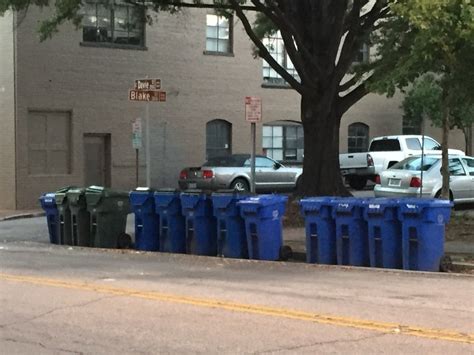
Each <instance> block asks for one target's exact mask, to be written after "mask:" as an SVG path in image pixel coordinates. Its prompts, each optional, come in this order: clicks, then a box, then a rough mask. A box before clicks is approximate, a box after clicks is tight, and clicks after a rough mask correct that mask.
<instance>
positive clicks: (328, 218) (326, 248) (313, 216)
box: [300, 197, 337, 265]
mask: <svg viewBox="0 0 474 355" xmlns="http://www.w3.org/2000/svg"><path fill="white" fill-rule="evenodd" d="M332 200H333V197H310V198H305V199H302V200H301V201H300V208H301V214H302V215H303V217H304V221H305V230H306V262H308V263H312V264H314V263H318V264H330V265H331V264H336V263H337V253H336V222H335V220H334V218H333V216H332V213H331V206H332V205H331V201H332Z"/></svg>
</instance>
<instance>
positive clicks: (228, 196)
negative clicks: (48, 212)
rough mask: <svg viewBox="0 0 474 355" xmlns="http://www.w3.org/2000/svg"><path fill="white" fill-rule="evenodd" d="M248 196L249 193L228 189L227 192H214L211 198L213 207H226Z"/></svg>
mask: <svg viewBox="0 0 474 355" xmlns="http://www.w3.org/2000/svg"><path fill="white" fill-rule="evenodd" d="M249 196H250V195H249V194H239V193H238V192H236V191H234V190H228V192H222V191H221V192H214V193H213V194H212V196H211V198H212V203H213V205H214V207H215V208H227V207H228V206H229V205H230V204H231V203H235V202H238V201H241V200H244V199H246V198H248V197H249Z"/></svg>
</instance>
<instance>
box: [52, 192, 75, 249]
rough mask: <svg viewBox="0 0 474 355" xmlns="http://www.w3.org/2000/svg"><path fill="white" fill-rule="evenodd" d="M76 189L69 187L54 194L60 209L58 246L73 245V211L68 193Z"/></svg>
mask: <svg viewBox="0 0 474 355" xmlns="http://www.w3.org/2000/svg"><path fill="white" fill-rule="evenodd" d="M72 188H74V187H72V186H68V187H63V188H62V189H59V190H58V191H56V192H55V193H54V195H55V199H56V206H57V208H58V244H63V245H73V241H72V234H71V209H70V207H69V201H68V198H67V192H68V191H69V189H72Z"/></svg>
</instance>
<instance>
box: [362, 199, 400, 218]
mask: <svg viewBox="0 0 474 355" xmlns="http://www.w3.org/2000/svg"><path fill="white" fill-rule="evenodd" d="M362 206H363V207H364V208H365V210H366V212H367V213H368V214H369V215H375V214H383V213H384V212H385V209H386V208H397V207H398V199H394V198H385V197H382V198H371V199H367V200H365V201H362Z"/></svg>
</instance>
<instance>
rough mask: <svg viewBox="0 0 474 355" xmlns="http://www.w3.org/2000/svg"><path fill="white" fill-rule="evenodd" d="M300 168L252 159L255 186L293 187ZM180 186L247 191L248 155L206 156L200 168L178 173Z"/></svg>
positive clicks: (259, 189)
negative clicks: (207, 158) (253, 160)
mask: <svg viewBox="0 0 474 355" xmlns="http://www.w3.org/2000/svg"><path fill="white" fill-rule="evenodd" d="M302 172H303V169H302V168H298V167H296V168H290V167H285V166H283V165H282V164H281V163H279V162H277V161H275V160H273V159H270V158H267V157H265V156H260V155H257V156H256V158H255V177H256V179H255V189H256V191H257V192H262V191H272V192H273V191H289V190H293V189H295V187H296V185H297V184H298V183H299V180H298V179H299V178H300V176H301V174H302ZM179 187H180V188H181V189H196V188H197V189H203V190H213V191H215V190H220V189H232V190H237V191H240V192H247V191H250V154H233V155H229V156H223V157H217V158H212V159H209V160H208V161H207V162H206V163H204V164H203V165H202V166H200V167H189V168H185V169H183V170H182V171H181V173H180V174H179Z"/></svg>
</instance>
